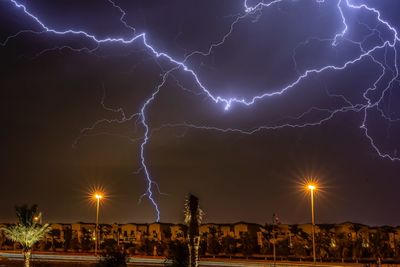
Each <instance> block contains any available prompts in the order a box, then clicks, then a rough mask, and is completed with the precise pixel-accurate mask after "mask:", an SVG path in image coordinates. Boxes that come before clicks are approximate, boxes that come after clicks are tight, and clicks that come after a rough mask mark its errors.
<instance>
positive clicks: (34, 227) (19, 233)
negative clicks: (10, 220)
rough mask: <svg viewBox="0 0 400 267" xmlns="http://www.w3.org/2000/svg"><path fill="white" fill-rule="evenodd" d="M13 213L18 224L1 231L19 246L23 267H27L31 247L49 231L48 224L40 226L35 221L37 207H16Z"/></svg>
mask: <svg viewBox="0 0 400 267" xmlns="http://www.w3.org/2000/svg"><path fill="white" fill-rule="evenodd" d="M15 211H16V214H17V217H18V219H19V222H18V223H17V224H15V225H11V226H9V227H6V228H3V229H2V230H3V231H4V234H5V236H6V237H7V238H8V239H10V240H11V241H14V242H18V243H20V244H21V246H22V254H23V255H24V263H25V267H29V264H30V258H31V251H32V247H33V245H34V244H36V243H37V242H38V241H40V240H42V239H43V237H44V236H45V235H46V234H47V233H48V232H49V231H50V226H49V224H45V225H40V224H38V222H37V220H35V215H36V214H37V205H32V206H31V207H29V206H28V205H26V204H25V205H22V206H17V207H15Z"/></svg>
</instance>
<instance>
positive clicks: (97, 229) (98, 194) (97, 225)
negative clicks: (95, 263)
mask: <svg viewBox="0 0 400 267" xmlns="http://www.w3.org/2000/svg"><path fill="white" fill-rule="evenodd" d="M94 198H95V200H96V229H95V230H94V255H97V245H98V240H99V235H98V231H99V210H100V200H101V199H102V198H103V195H102V194H101V193H95V194H94Z"/></svg>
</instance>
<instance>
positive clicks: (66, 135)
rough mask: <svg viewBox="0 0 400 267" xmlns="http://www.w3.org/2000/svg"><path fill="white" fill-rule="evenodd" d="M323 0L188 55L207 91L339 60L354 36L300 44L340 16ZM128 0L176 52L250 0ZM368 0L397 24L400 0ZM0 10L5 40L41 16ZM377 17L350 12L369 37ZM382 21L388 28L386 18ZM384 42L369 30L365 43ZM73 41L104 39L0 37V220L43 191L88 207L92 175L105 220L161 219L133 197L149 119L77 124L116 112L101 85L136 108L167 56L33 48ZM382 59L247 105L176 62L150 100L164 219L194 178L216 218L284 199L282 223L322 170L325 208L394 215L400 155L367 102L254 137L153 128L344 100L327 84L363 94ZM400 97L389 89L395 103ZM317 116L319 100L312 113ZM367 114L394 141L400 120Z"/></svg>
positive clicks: (62, 6)
mask: <svg viewBox="0 0 400 267" xmlns="http://www.w3.org/2000/svg"><path fill="white" fill-rule="evenodd" d="M326 2H327V3H325V4H316V3H315V1H287V2H285V3H283V4H280V5H278V6H275V7H273V8H270V9H265V10H264V11H262V12H261V13H257V14H255V15H254V16H249V17H248V18H246V19H244V20H243V21H240V23H238V24H237V26H235V28H234V31H233V32H232V35H230V36H229V38H227V40H226V42H225V43H224V45H223V46H220V47H217V48H215V49H214V50H213V53H211V54H210V55H209V56H207V57H204V56H194V57H193V58H191V59H190V61H189V64H190V65H191V66H192V67H193V68H194V69H195V70H196V71H197V73H199V77H200V78H201V80H202V81H204V83H205V85H207V87H209V88H210V89H211V90H212V92H213V93H215V94H218V95H223V96H226V97H231V96H240V97H244V98H250V97H251V96H253V95H254V94H257V93H260V92H265V91H267V92H271V91H274V90H276V89H278V88H280V87H282V86H285V85H287V84H288V83H290V82H291V81H293V80H294V79H295V78H296V77H297V76H298V73H303V72H304V71H305V70H306V69H309V68H318V67H321V66H324V65H326V64H338V65H340V64H343V62H345V60H347V58H348V56H349V55H351V54H352V53H355V52H356V51H355V49H354V46H351V45H348V46H346V45H344V46H340V47H336V48H333V47H332V46H331V44H330V43H329V42H317V41H311V42H310V43H309V44H308V45H307V46H299V43H301V42H302V41H304V40H305V39H307V38H309V37H319V38H321V39H324V38H331V37H332V35H334V34H335V32H337V31H338V30H340V28H341V26H342V25H341V24H340V23H339V22H340V17H339V14H338V12H337V10H336V9H334V7H335V4H336V3H335V1H326ZM119 4H120V5H121V7H122V8H124V9H125V10H126V11H127V15H126V20H127V21H128V22H129V23H130V24H131V25H134V26H135V28H136V29H137V32H139V33H140V32H146V33H147V35H148V38H149V42H150V43H151V44H153V45H154V46H155V47H156V48H157V49H159V50H162V51H167V52H168V53H170V54H171V55H173V56H174V57H176V58H178V59H182V58H184V57H185V55H187V54H188V53H190V52H192V51H195V50H200V51H207V50H208V47H209V45H210V44H211V43H215V42H218V40H220V38H221V37H222V36H223V35H224V34H225V33H226V32H227V31H228V30H229V27H230V24H231V23H232V22H233V20H234V19H235V17H236V16H237V15H238V14H240V13H242V12H243V3H242V1H230V0H229V1H168V3H167V2H166V1H161V0H160V1H135V2H134V3H131V1H121V2H119ZM369 4H371V5H372V6H376V7H379V8H381V9H382V12H383V14H384V15H385V17H387V18H388V19H390V21H391V22H392V23H393V25H395V26H400V20H399V18H398V17H397V16H396V14H395V13H394V11H393V10H396V8H398V7H399V5H398V4H396V3H394V2H393V1H379V2H377V1H369ZM27 5H28V7H29V8H30V9H31V10H32V12H34V13H35V14H38V15H39V16H40V17H41V18H43V20H44V21H45V22H46V23H47V24H51V25H53V26H54V27H55V28H57V29H60V30H63V29H66V28H68V27H71V28H74V29H82V30H86V31H90V32H93V33H95V34H96V35H98V36H100V37H105V36H114V37H116V36H124V37H128V36H131V35H132V32H130V31H129V30H128V29H126V28H125V27H124V26H123V25H122V23H120V21H119V17H120V13H119V12H118V10H117V9H115V8H112V6H111V5H110V4H109V3H108V2H107V1H104V2H102V1H96V2H94V1H73V2H71V1H57V2H55V1H28V2H27ZM0 13H1V14H0V25H1V26H0V27H1V28H0V29H1V30H0V40H4V39H5V38H6V36H8V35H10V34H12V33H15V32H16V31H18V30H20V29H27V28H28V29H33V30H39V28H38V27H37V26H35V24H34V23H32V20H30V19H28V18H27V17H26V16H23V15H22V13H21V12H19V11H18V10H16V9H15V8H12V6H11V5H10V4H9V3H7V1H3V2H2V3H0ZM373 19H374V18H373V17H371V16H367V15H365V14H363V13H360V14H354V21H349V24H351V25H352V26H354V29H357V31H354V32H351V34H352V36H353V35H354V38H358V37H357V36H358V35H359V38H362V36H363V35H364V34H365V33H363V32H362V31H363V28H362V27H359V23H358V22H360V21H361V22H363V23H371V20H373ZM364 30H365V29H364ZM382 31H383V29H382ZM382 34H383V35H384V36H383V38H385V35H388V34H389V33H387V32H383V33H382ZM378 41H379V40H376V39H374V38H373V37H372V38H371V40H369V41H368V43H367V44H369V45H376V42H378ZM64 45H68V46H71V47H73V48H82V47H89V48H91V49H93V48H95V47H96V45H95V44H94V43H93V42H91V41H89V40H87V39H85V38H83V37H72V36H64V37H56V36H54V35H52V34H49V33H46V34H42V35H33V34H24V35H22V36H20V37H19V38H16V39H12V40H11V41H10V42H9V43H8V45H7V46H6V47H1V48H0V58H1V66H2V70H1V77H0V78H1V100H0V101H1V115H2V130H1V132H0V137H1V138H0V140H1V144H2V146H1V147H2V149H1V153H0V156H1V163H0V164H1V165H0V166H1V173H0V175H1V177H2V178H1V179H2V181H3V183H2V193H1V194H0V210H1V211H2V212H1V213H0V219H1V220H11V219H12V218H13V210H12V209H13V206H14V205H15V204H20V203H23V202H31V203H33V202H35V203H38V204H39V206H40V207H41V208H42V209H43V210H44V214H45V218H46V220H50V221H64V222H67V221H85V220H86V221H90V220H93V218H94V217H93V216H92V215H93V210H92V209H91V207H90V205H89V204H88V202H87V201H86V199H85V194H86V192H85V190H86V189H87V188H88V187H90V186H92V185H93V184H102V185H104V186H105V187H106V188H107V191H108V192H109V193H110V195H111V198H110V200H109V201H107V203H106V204H105V207H104V210H103V220H104V221H108V222H114V221H118V222H127V221H138V222H140V221H152V220H154V210H153V208H152V207H151V205H150V204H149V203H148V201H146V199H143V201H142V203H141V204H140V205H137V200H138V199H139V197H140V195H141V194H142V193H143V192H144V190H145V181H144V176H143V173H136V171H137V170H138V168H140V163H139V154H138V151H139V145H140V143H139V142H138V141H137V140H136V139H137V138H140V137H141V136H142V134H143V127H142V126H141V125H138V124H137V123H135V119H133V120H132V121H130V122H127V123H124V124H121V125H119V124H116V123H111V124H105V123H102V124H99V125H98V127H96V129H95V130H93V131H88V132H85V133H88V135H90V136H81V137H80V134H81V129H84V128H85V127H89V126H91V125H92V124H93V122H95V121H96V120H98V119H102V118H107V119H113V118H117V117H118V116H119V115H120V114H119V113H117V112H112V111H111V110H106V109H104V108H103V107H102V105H101V100H102V97H103V92H104V91H105V92H106V95H105V99H104V104H105V105H106V106H108V107H111V108H115V109H117V108H118V107H121V108H123V109H124V111H125V112H126V114H128V115H132V114H134V113H137V112H138V110H139V108H140V106H141V105H142V103H143V101H144V100H145V99H146V98H148V97H149V96H150V95H151V93H152V91H153V90H154V88H155V86H156V85H157V84H159V83H160V81H161V76H160V73H162V72H163V70H164V69H165V68H167V67H170V65H169V64H168V63H167V62H165V61H163V60H155V59H154V58H153V57H152V56H151V54H149V53H148V51H146V50H145V49H144V47H143V45H141V43H140V42H138V43H135V44H133V45H129V46H122V45H109V44H105V45H102V46H100V47H99V48H98V49H97V50H96V53H95V54H91V53H87V51H86V52H85V51H82V52H74V51H71V50H69V49H55V50H51V51H47V52H45V53H42V54H40V55H39V54H38V53H40V52H41V51H43V49H47V48H52V47H55V46H64ZM296 47H297V48H296ZM294 51H295V53H294ZM388 53H390V52H388ZM294 54H295V58H296V62H297V69H296V67H295V64H294V61H293V55H294ZM377 56H382V55H377ZM389 64H390V63H389ZM378 71H379V68H377V66H376V65H374V64H372V62H371V60H370V59H368V58H366V59H364V60H362V62H360V63H358V64H355V65H354V66H351V67H350V68H349V69H348V70H346V71H341V72H326V73H323V74H321V75H312V76H311V77H310V78H309V79H306V80H304V82H303V83H301V84H300V85H299V86H297V87H295V88H294V89H293V90H291V91H290V92H288V93H287V94H285V96H282V97H274V98H272V99H266V100H262V101H259V102H258V104H257V105H256V106H253V107H250V108H249V107H242V106H238V105H236V106H233V108H232V110H230V111H229V112H226V111H224V110H223V107H222V106H220V105H215V104H214V103H212V102H210V100H209V99H207V98H206V97H205V96H204V95H198V93H199V92H200V91H199V88H198V87H197V86H196V85H195V84H194V82H193V79H192V78H191V77H189V76H188V75H187V74H185V73H182V72H179V71H177V72H174V73H173V75H174V77H175V79H176V80H175V79H172V78H170V79H169V80H168V81H167V84H166V86H165V87H163V88H162V90H161V92H160V94H159V95H158V97H157V98H156V100H155V101H154V102H153V103H152V104H151V105H150V107H149V110H148V118H149V124H150V126H151V128H152V129H153V130H154V132H153V135H152V139H151V142H150V144H149V146H148V147H147V149H146V154H147V160H148V163H149V168H150V171H151V174H152V176H153V177H154V179H155V180H156V181H157V182H158V183H159V185H160V189H161V191H162V192H165V193H166V194H167V195H157V196H156V198H157V200H158V202H159V204H160V207H161V219H162V221H171V222H179V221H181V217H182V208H183V197H184V195H185V194H186V193H187V192H193V193H195V194H198V195H199V197H200V200H201V204H202V206H203V208H204V209H205V211H206V213H207V217H206V219H207V220H208V221H216V222H233V221H238V220H246V221H254V222H264V221H266V220H268V219H270V218H271V215H272V213H274V212H277V213H278V214H279V215H280V218H282V220H283V221H285V222H293V223H296V222H304V221H308V220H309V214H308V202H307V199H305V198H304V197H302V194H301V192H298V188H296V185H297V183H298V181H299V179H302V178H303V177H305V176H310V175H314V176H317V177H319V179H320V180H321V182H322V183H324V184H325V185H326V186H327V188H326V190H325V191H326V193H325V195H323V196H321V197H320V198H319V199H318V202H317V212H318V213H317V214H318V216H317V217H318V221H320V222H339V221H345V220H352V221H358V222H364V223H371V224H384V223H389V224H398V220H399V216H398V215H397V213H396V212H393V211H394V210H395V209H396V204H395V203H398V202H399V200H400V199H399V196H398V194H396V187H398V185H399V182H398V173H399V171H400V166H399V164H398V163H392V162H390V161H388V160H382V159H380V158H379V157H378V156H377V154H376V153H375V151H374V150H373V149H372V148H371V146H370V143H369V141H368V140H367V139H366V138H365V137H364V135H363V132H362V131H361V130H360V129H359V126H360V123H361V120H362V114H361V113H354V112H347V113H342V114H339V115H338V116H335V117H334V118H333V119H332V120H331V121H330V122H328V123H325V124H324V125H322V126H318V127H308V128H302V129H292V128H285V129H281V130H271V131H260V132H257V133H255V134H254V135H251V136H249V135H241V134H235V133H226V134H222V133H219V132H210V131H205V130H195V129H186V128H184V127H175V128H171V127H166V128H162V129H160V130H157V129H158V128H159V127H160V126H162V125H163V124H165V123H172V124H174V123H183V122H186V123H193V124H198V125H210V126H215V127H234V128H245V129H253V128H254V127H257V126H259V125H265V124H268V125H275V124H278V123H282V122H285V121H289V122H290V121H291V119H290V118H293V117H296V116H298V115H299V114H301V113H303V112H305V111H306V110H308V109H310V108H311V107H313V106H316V107H319V108H321V109H323V108H325V109H335V108H338V107H341V106H342V105H343V104H344V103H343V99H340V98H335V97H333V98H332V97H328V95H327V90H329V92H330V93H332V94H343V95H345V96H346V98H347V99H349V100H350V101H352V102H353V103H362V101H363V98H362V90H363V88H367V87H368V86H371V84H372V83H373V81H374V79H375V80H376V78H377V75H379V73H378ZM177 81H179V84H177ZM182 87H184V88H185V89H187V90H182ZM399 97H400V96H399V95H398V93H397V92H396V91H395V90H394V91H393V94H392V96H391V99H392V101H393V102H392V106H395V105H396V104H395V103H397V102H396V100H398V99H399ZM386 103H389V102H386ZM322 115H324V114H322ZM322 115H321V114H320V113H318V114H317V113H310V114H309V116H308V117H305V118H304V119H303V121H307V120H308V119H314V120H315V119H318V118H319V116H322ZM375 115H376V114H375ZM368 123H369V124H371V125H372V126H373V129H374V130H373V131H372V134H373V136H376V137H377V140H379V145H381V146H382V147H384V149H385V151H386V150H390V149H392V150H393V149H394V148H395V147H396V145H397V147H398V144H399V142H398V141H399V139H398V136H399V135H398V129H397V128H395V127H391V126H388V125H387V123H385V122H382V120H381V119H380V118H379V117H376V116H374V114H372V115H371V121H369V122H368ZM78 137H80V138H78ZM77 138H78V142H77V144H76V146H75V147H74V146H73V145H74V142H75V141H76V139H77ZM135 140H136V141H135Z"/></svg>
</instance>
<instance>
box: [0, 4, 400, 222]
mask: <svg viewBox="0 0 400 267" xmlns="http://www.w3.org/2000/svg"><path fill="white" fill-rule="evenodd" d="M8 1H9V2H10V4H12V5H13V6H14V7H15V8H17V9H19V10H21V11H22V13H24V14H25V15H26V16H28V17H30V18H31V19H32V20H33V21H34V22H35V23H36V24H37V25H38V26H39V27H40V28H41V31H34V30H21V31H19V32H17V33H15V34H13V35H10V36H8V37H7V38H6V39H5V40H4V41H3V42H2V43H0V46H5V45H7V43H8V42H9V41H10V40H11V39H13V38H17V37H18V36H20V35H22V34H25V33H33V34H42V33H52V34H55V35H76V36H81V37H84V38H87V39H88V40H90V41H92V42H94V44H95V47H94V48H92V49H89V48H79V49H77V48H72V47H68V46H63V47H57V48H52V49H62V48H68V49H71V50H73V51H76V52H80V51H87V52H89V53H92V52H94V51H95V50H96V49H97V48H98V47H99V45H101V44H103V43H120V44H125V45H129V44H132V43H134V42H141V43H142V44H143V46H144V47H145V48H146V49H147V50H148V52H150V53H151V54H152V55H153V56H154V57H155V58H156V59H164V60H166V61H167V62H169V64H171V65H172V66H173V67H171V68H170V69H169V70H165V71H164V72H163V73H164V74H163V75H162V79H161V82H160V83H159V84H158V85H157V86H156V87H155V89H154V91H153V93H152V94H151V95H150V97H149V98H148V99H147V100H146V101H145V102H144V103H143V105H142V106H141V108H140V110H139V111H138V112H137V113H135V114H133V115H131V116H127V115H126V114H125V112H124V110H123V109H111V108H108V107H106V106H105V105H104V98H103V99H102V102H101V103H102V105H103V108H104V109H106V110H108V111H111V112H113V113H115V114H119V116H120V118H118V119H114V120H107V119H103V120H99V121H97V122H95V123H94V124H92V126H91V127H88V128H85V129H83V130H82V132H81V134H82V136H84V135H86V133H87V132H89V131H91V130H94V129H95V128H96V126H98V125H99V124H101V123H122V122H127V121H130V120H132V119H133V118H136V120H137V121H136V122H137V123H140V124H141V125H142V126H143V128H144V134H143V136H142V137H141V138H138V139H135V140H140V142H141V145H140V157H141V168H140V170H141V171H143V173H144V174H145V178H146V182H147V189H146V192H145V196H147V197H148V199H149V201H150V202H151V203H152V205H153V206H154V208H155V210H156V215H157V221H159V220H160V210H159V208H158V205H157V203H156V201H155V199H154V192H153V189H154V188H157V189H158V186H157V184H155V182H154V180H153V179H152V176H151V174H150V170H149V168H148V166H147V162H146V156H145V152H146V146H147V145H148V143H149V142H150V139H151V135H152V133H153V132H154V131H158V130H161V129H162V128H165V127H184V128H196V129H202V130H213V131H219V132H223V133H225V132H235V133H240V134H253V133H255V132H258V131H261V130H278V129H281V128H286V127H292V128H302V127H308V126H316V125H321V124H323V123H325V122H327V121H329V120H330V119H331V118H333V117H334V116H335V115H336V114H338V113H345V112H357V113H359V112H363V120H362V123H361V125H360V128H361V129H362V131H363V132H364V134H365V137H366V138H367V139H368V140H369V142H370V144H371V146H372V148H373V149H374V150H375V151H376V153H377V154H378V155H379V156H380V157H382V158H387V159H390V160H392V161H398V160H400V158H399V157H397V156H396V155H391V154H389V153H386V152H383V151H382V150H381V149H380V148H379V147H378V145H377V144H376V142H375V140H374V139H373V138H372V136H371V135H370V131H369V128H368V126H367V121H368V114H369V112H373V111H378V112H380V114H381V116H382V117H383V118H384V119H385V120H387V121H389V122H397V121H399V120H400V119H396V118H392V117H390V116H389V115H387V114H385V112H384V111H383V109H382V108H381V107H380V104H382V102H383V99H384V98H385V96H386V94H387V93H388V92H390V90H391V88H393V86H394V84H395V83H397V82H399V79H398V78H399V70H398V66H397V59H398V58H397V44H398V41H399V40H400V39H399V36H398V32H397V30H396V28H395V27H393V26H392V25H391V24H390V23H389V22H388V21H386V20H385V19H383V18H382V16H381V13H380V11H379V10H377V9H376V8H372V7H369V6H367V5H365V4H358V5H357V4H353V3H352V2H351V1H350V0H336V9H337V11H338V12H339V15H340V19H341V20H340V23H341V30H340V31H339V32H337V33H336V34H335V35H334V36H333V37H332V38H331V39H320V38H316V37H314V38H310V39H308V40H306V41H304V42H302V43H301V44H299V46H298V47H296V48H295V50H294V52H293V61H294V64H295V69H296V71H297V73H298V76H297V78H295V79H294V80H293V81H291V82H289V83H288V84H287V85H286V86H284V87H282V88H276V89H274V90H271V88H268V90H265V91H268V93H267V92H265V93H262V94H260V95H254V96H252V97H250V98H236V97H232V98H225V97H222V96H218V95H214V94H213V93H212V90H211V89H210V88H207V87H206V86H205V85H204V84H203V83H202V81H201V80H200V78H199V76H198V75H197V74H196V72H195V71H194V70H193V69H192V68H191V67H190V66H189V65H188V63H187V62H188V60H189V59H190V58H191V57H192V56H194V55H200V56H208V55H210V54H211V53H212V51H213V49H214V48H216V47H220V46H223V45H224V43H225V41H226V40H227V39H228V38H229V37H230V35H231V33H232V32H233V31H234V30H235V26H236V25H237V24H238V23H240V22H241V21H242V20H243V19H244V18H246V17H248V16H249V15H253V14H256V13H257V14H258V13H259V12H261V11H262V10H263V9H265V8H269V7H272V6H274V5H277V4H279V3H281V2H284V1H285V0H274V1H269V2H267V3H266V2H259V3H257V4H255V5H249V3H248V0H244V3H243V7H244V11H243V14H241V15H239V16H237V17H236V18H235V19H234V21H233V22H232V23H231V25H230V27H229V29H228V31H227V32H226V33H225V34H224V35H223V36H222V38H221V39H220V41H218V42H216V43H212V44H210V46H209V48H208V49H207V50H206V51H194V52H192V53H190V54H188V55H187V56H186V57H185V58H184V59H183V60H182V61H180V60H177V59H175V58H173V57H172V56H170V55H169V54H168V53H167V52H163V51H158V50H157V49H156V48H155V47H154V46H153V45H151V44H150V42H149V41H148V40H147V38H146V33H145V32H143V33H137V31H136V29H135V28H134V27H133V26H131V25H129V24H128V23H127V21H126V20H125V16H126V12H125V11H124V10H123V9H122V8H121V7H120V6H119V5H117V4H116V3H115V1H112V0H107V1H108V2H109V3H110V4H111V5H112V6H113V8H115V9H117V10H118V11H119V12H120V14H121V16H120V17H119V20H120V22H121V23H122V24H123V25H124V26H125V27H126V28H127V29H129V30H131V32H132V36H131V37H130V38H122V37H120V38H112V37H108V38H98V37H96V36H95V35H94V34H91V33H88V32H85V31H82V30H74V29H66V30H57V29H54V28H52V27H51V26H49V25H46V24H45V23H43V22H42V21H41V19H40V18H39V17H37V16H35V15H34V14H33V13H31V12H30V11H29V10H28V8H27V7H26V6H25V5H23V4H21V3H19V2H18V1H16V0H8ZM315 2H317V3H318V4H321V5H322V4H324V3H325V2H326V1H325V0H315ZM346 10H363V11H366V12H368V13H369V14H370V15H371V16H374V17H375V18H376V23H377V25H379V27H381V28H383V29H385V30H387V31H388V32H390V33H391V34H390V38H389V39H387V40H385V38H383V37H382V36H381V32H380V31H379V30H378V29H377V27H375V28H369V26H367V25H364V26H365V27H366V28H368V30H369V31H370V32H371V33H370V35H367V36H365V38H364V39H363V40H361V41H354V40H351V39H350V38H349V37H348V36H347V35H348V31H349V25H348V23H347V22H348V21H349V19H348V17H347V15H346ZM374 34H378V35H379V39H380V40H381V42H380V43H379V44H378V45H375V46H373V47H369V48H365V46H366V45H365V42H366V40H367V39H368V38H369V37H370V36H372V35H374ZM313 40H314V41H318V42H330V44H331V45H332V46H333V47H337V46H339V45H340V44H341V43H342V42H348V43H352V44H354V45H356V46H357V47H358V48H359V54H358V55H356V56H354V57H353V58H351V59H349V60H347V61H346V62H344V63H342V64H339V65H326V66H323V67H319V68H312V69H307V70H305V71H303V72H300V71H298V69H297V62H296V49H297V48H299V47H301V46H306V45H307V44H308V43H310V42H311V41H313ZM52 49H47V50H44V51H42V52H41V53H39V54H38V55H37V56H40V55H41V54H42V53H45V52H47V51H49V50H52ZM381 50H384V51H385V57H384V59H383V60H382V59H378V57H377V56H376V53H377V52H378V51H381ZM388 50H391V51H393V58H392V61H393V63H392V64H393V66H390V64H389V63H388V62H387V51H388ZM363 60H368V61H370V62H373V63H374V64H376V65H377V66H378V67H379V68H380V69H381V72H380V73H379V77H378V78H377V79H376V80H375V82H374V83H373V86H372V87H370V88H366V89H365V90H364V91H363V94H362V95H363V98H364V100H365V103H362V104H354V103H352V102H351V101H349V100H348V99H346V98H345V97H344V96H342V95H334V94H330V93H329V92H328V91H327V95H328V96H329V97H335V98H340V99H341V100H342V101H343V102H344V103H345V105H344V106H342V107H340V108H336V109H324V108H318V107H313V108H311V109H309V110H308V111H306V112H304V113H303V114H301V115H300V116H298V117H295V118H292V119H293V121H292V122H290V123H282V124H276V125H262V126H259V127H257V128H253V129H235V128H218V127H215V126H207V125H195V124H192V123H169V124H165V125H163V126H161V127H159V128H157V129H150V127H149V124H148V123H149V121H148V117H147V116H146V115H147V113H146V111H147V110H148V109H149V107H150V105H151V104H152V103H153V101H154V100H155V98H156V97H157V95H158V93H159V92H160V90H161V89H162V87H163V86H164V85H165V83H166V81H167V79H168V78H173V79H174V80H175V81H176V83H177V85H178V86H179V87H180V88H181V89H183V90H187V91H189V92H193V91H192V90H189V89H187V88H185V87H183V86H182V85H180V84H179V81H178V80H177V79H176V78H175V77H174V76H173V72H175V71H179V70H180V71H183V72H185V73H188V74H190V75H191V77H192V79H193V81H194V82H195V83H196V85H197V87H198V89H199V91H200V93H201V95H204V96H206V97H207V98H209V99H210V100H212V101H213V102H214V103H216V104H222V106H223V108H224V109H225V110H227V111H228V110H229V109H231V108H232V107H233V106H234V105H244V106H252V105H255V104H256V103H258V102H259V100H261V99H265V98H274V97H278V96H281V95H284V94H285V93H286V92H288V91H289V90H291V89H293V88H295V87H296V86H298V85H299V84H301V83H302V82H303V81H304V80H306V79H307V78H309V77H310V76H311V75H317V74H320V73H323V72H327V71H341V70H345V69H346V68H348V67H349V66H351V65H354V64H356V63H358V62H361V61H363ZM388 73H391V75H392V77H391V79H390V80H389V81H388V82H387V84H386V86H384V88H383V89H379V88H380V87H381V84H382V83H384V77H385V75H387V74H388ZM379 90H381V91H379ZM377 93H378V96H376V94H377ZM313 112H319V113H321V114H324V116H323V117H322V118H320V119H318V120H316V121H306V122H303V121H302V119H304V118H305V117H306V115H308V114H310V113H313Z"/></svg>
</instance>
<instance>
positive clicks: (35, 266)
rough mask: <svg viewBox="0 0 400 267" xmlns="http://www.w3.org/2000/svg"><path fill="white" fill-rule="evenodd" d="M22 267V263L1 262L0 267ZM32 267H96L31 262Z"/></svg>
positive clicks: (74, 263)
mask: <svg viewBox="0 0 400 267" xmlns="http://www.w3.org/2000/svg"><path fill="white" fill-rule="evenodd" d="M8 266H10V267H22V266H24V264H23V262H22V261H10V260H0V267H8ZM31 267H94V264H93V263H78V262H71V263H67V262H65V263H64V262H40V261H33V262H31Z"/></svg>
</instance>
